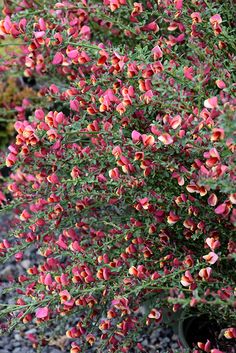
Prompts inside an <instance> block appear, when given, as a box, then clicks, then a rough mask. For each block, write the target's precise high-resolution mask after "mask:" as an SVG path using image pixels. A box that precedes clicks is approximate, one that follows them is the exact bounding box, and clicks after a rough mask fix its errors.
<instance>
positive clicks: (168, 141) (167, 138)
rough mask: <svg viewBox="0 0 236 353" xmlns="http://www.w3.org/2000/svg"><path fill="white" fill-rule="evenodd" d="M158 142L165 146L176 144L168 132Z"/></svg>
mask: <svg viewBox="0 0 236 353" xmlns="http://www.w3.org/2000/svg"><path fill="white" fill-rule="evenodd" d="M158 140H159V141H161V142H162V143H164V145H171V144H172V143H173V142H174V140H173V138H172V137H171V136H170V135H169V134H168V133H167V132H164V133H163V134H162V135H160V136H158Z"/></svg>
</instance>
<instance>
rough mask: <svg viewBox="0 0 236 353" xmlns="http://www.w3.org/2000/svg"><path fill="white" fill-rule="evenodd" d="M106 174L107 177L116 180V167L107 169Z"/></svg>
mask: <svg viewBox="0 0 236 353" xmlns="http://www.w3.org/2000/svg"><path fill="white" fill-rule="evenodd" d="M108 174H109V177H110V178H111V179H113V180H118V179H119V177H120V174H119V170H118V168H113V169H111V170H109V172H108Z"/></svg>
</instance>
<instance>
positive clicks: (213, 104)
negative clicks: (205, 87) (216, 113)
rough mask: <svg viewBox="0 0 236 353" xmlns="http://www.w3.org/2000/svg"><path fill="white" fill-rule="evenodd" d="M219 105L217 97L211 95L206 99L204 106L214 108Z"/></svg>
mask: <svg viewBox="0 0 236 353" xmlns="http://www.w3.org/2000/svg"><path fill="white" fill-rule="evenodd" d="M217 105H218V99H217V97H211V98H208V99H206V100H205V101H204V107H205V108H208V109H214V108H216V107H217Z"/></svg>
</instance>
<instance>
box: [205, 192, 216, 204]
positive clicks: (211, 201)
mask: <svg viewBox="0 0 236 353" xmlns="http://www.w3.org/2000/svg"><path fill="white" fill-rule="evenodd" d="M217 201H218V198H217V196H216V194H211V195H210V196H209V197H208V200H207V203H208V205H210V206H215V205H216V204H217Z"/></svg>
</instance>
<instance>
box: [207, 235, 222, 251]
mask: <svg viewBox="0 0 236 353" xmlns="http://www.w3.org/2000/svg"><path fill="white" fill-rule="evenodd" d="M206 244H207V245H208V246H209V248H210V249H211V250H215V249H217V248H219V247H220V241H219V240H217V239H215V238H213V237H212V238H206Z"/></svg>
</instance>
